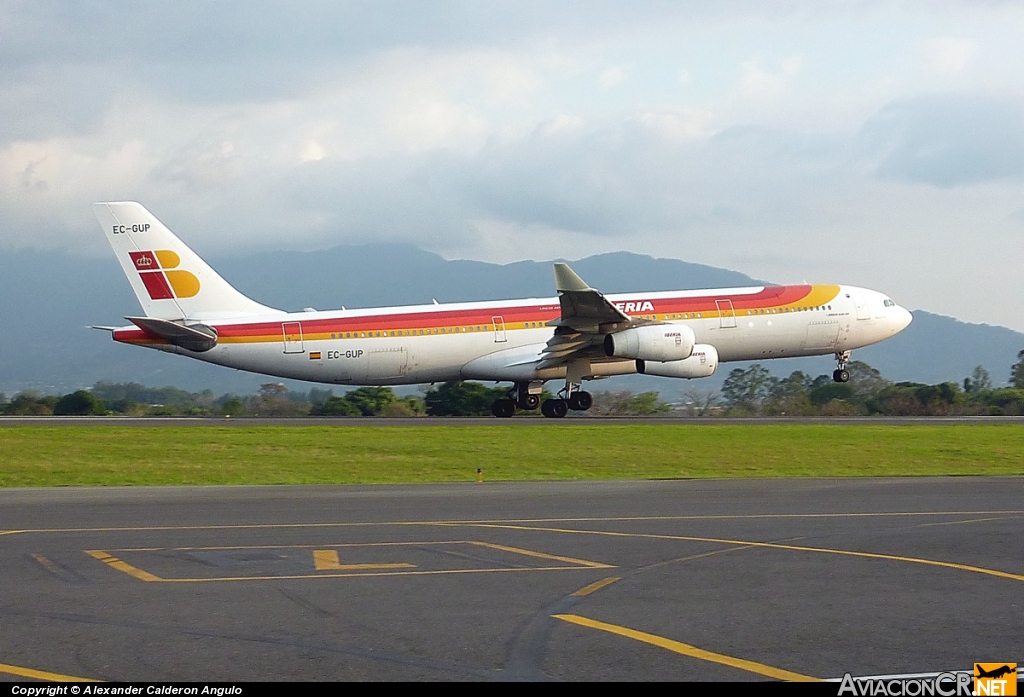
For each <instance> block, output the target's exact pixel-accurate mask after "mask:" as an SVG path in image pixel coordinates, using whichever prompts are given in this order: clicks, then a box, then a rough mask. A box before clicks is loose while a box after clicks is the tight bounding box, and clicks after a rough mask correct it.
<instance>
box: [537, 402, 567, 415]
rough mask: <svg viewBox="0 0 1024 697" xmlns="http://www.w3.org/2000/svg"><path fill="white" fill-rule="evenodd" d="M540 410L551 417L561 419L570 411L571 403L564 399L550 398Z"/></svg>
mask: <svg viewBox="0 0 1024 697" xmlns="http://www.w3.org/2000/svg"><path fill="white" fill-rule="evenodd" d="M540 411H541V413H542V414H544V416H546V417H548V418H549V419H560V418H562V417H563V416H565V415H566V414H568V413H569V405H568V404H566V403H565V400H564V399H549V400H547V401H545V402H544V404H542V405H541V407H540Z"/></svg>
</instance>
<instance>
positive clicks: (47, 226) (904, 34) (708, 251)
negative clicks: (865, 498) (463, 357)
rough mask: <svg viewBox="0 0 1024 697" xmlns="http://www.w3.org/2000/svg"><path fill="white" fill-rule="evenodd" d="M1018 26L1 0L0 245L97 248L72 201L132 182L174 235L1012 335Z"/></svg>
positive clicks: (638, 12)
mask: <svg viewBox="0 0 1024 697" xmlns="http://www.w3.org/2000/svg"><path fill="white" fill-rule="evenodd" d="M1021 37H1024V4H1022V3H1020V2H1014V3H1009V2H1007V3H1002V2H985V1H982V0H973V1H971V2H941V1H931V2H912V1H909V0H908V1H904V2H877V3H876V2H867V1H864V2H854V1H849V2H821V1H820V0H812V1H809V2H798V1H796V0H793V1H791V2H786V1H779V2H766V1H763V0H750V1H748V2H739V1H737V2H727V1H720V2H713V3H708V2H705V1H702V2H692V3H690V2H680V1H678V0H677V1H674V2H647V3H642V2H636V1H635V0H634V1H631V2H602V1H599V0H587V1H585V2H582V1H581V2H561V3H559V2H530V1H528V0H514V1H511V2H497V1H495V2H474V1H465V2H439V1H437V2H382V1H380V0H376V1H374V2H364V3H354V2H353V3H346V2H331V1H325V2H307V3H302V2H289V3H261V2H255V1H253V0H247V1H246V2H230V1H225V0H220V1H218V2H185V1H184V0H174V1H172V2H145V3H141V2H124V3H104V2H82V1H80V0H76V1H74V2H44V1H38V0H34V1H28V0H26V1H25V2H19V1H10V0H0V253H4V252H9V251H10V250H12V249H19V248H26V247H31V248H37V249H60V250H69V251H72V252H74V253H80V254H90V255H93V254H100V253H109V250H108V249H107V247H106V242H105V241H104V239H103V237H102V235H101V233H100V230H99V228H98V225H97V224H96V221H95V219H94V218H93V217H92V212H91V210H90V205H89V204H91V203H92V202H93V201H100V200H137V201H140V202H142V203H143V204H144V205H146V206H147V207H148V208H149V209H150V210H151V211H153V213H154V214H156V215H157V216H158V217H159V218H161V219H162V220H163V221H164V222H165V223H167V224H168V225H169V226H170V227H171V228H172V229H173V230H176V231H177V232H179V233H180V234H181V235H182V237H183V238H185V239H186V240H187V241H188V242H189V243H190V244H191V245H192V246H193V247H195V248H196V249H197V251H200V252H201V253H203V254H210V255H220V256H224V255H230V254H240V253H244V252H248V251H253V250H268V249H318V248H324V247H329V246H333V245H337V244H342V243H347V242H368V241H402V242H411V243H413V244H416V245H417V246H420V247H422V248H424V249H428V250H432V251H435V252H438V253H440V254H442V255H444V256H445V257H448V258H470V259H482V260H487V261H498V262H511V261H516V260H521V259H551V258H556V257H563V258H568V259H576V258H580V257H585V256H590V255H592V254H595V253H599V252H607V251H616V250H629V251H634V252H639V253H643V254H650V255H653V256H663V257H675V258H679V259H684V260H687V261H692V262H700V263H705V264H711V265H715V266H722V267H726V268H730V269H735V270H739V271H743V272H745V273H748V274H750V275H752V276H755V277H758V278H766V279H771V280H773V281H775V282H780V283H786V282H799V281H802V280H807V281H812V282H838V283H850V284H856V285H863V286H867V287H871V288H875V289H878V290H882V291H884V292H887V293H889V294H891V295H892V297H893V298H894V299H896V300H897V302H900V303H901V304H903V305H906V306H908V307H911V308H923V309H928V310H931V311H935V312H940V313H943V314H948V315H953V316H956V317H958V318H960V319H963V320H966V321H972V322H987V323H992V324H1002V325H1005V326H1009V327H1012V328H1015V329H1018V330H1024V302H1022V298H1024V273H1022V269H1021V266H1022V259H1024V254H1022V252H1024V244H1022V239H1024V186H1022V184H1024V41H1022V38H1021ZM587 280H588V281H589V282H590V283H591V284H592V285H594V286H596V287H598V288H600V287H601V279H599V278H595V279H587ZM513 292H514V290H513ZM310 302H315V299H313V298H311V299H310Z"/></svg>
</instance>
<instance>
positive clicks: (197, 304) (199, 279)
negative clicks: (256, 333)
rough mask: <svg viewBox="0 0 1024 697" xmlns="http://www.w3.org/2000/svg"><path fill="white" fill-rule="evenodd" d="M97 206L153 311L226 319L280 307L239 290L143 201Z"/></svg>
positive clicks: (141, 295) (131, 278)
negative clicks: (254, 298)
mask: <svg viewBox="0 0 1024 697" xmlns="http://www.w3.org/2000/svg"><path fill="white" fill-rule="evenodd" d="M93 210H95V212H96V217H97V218H98V219H99V221H100V225H101V226H102V227H103V231H104V232H105V233H106V235H107V239H108V240H109V241H110V246H111V247H113V248H114V254H115V255H116V256H117V260H118V261H119V262H121V268H122V269H124V273H125V275H126V276H128V280H129V281H130V282H131V284H132V290H134V291H135V296H136V297H137V298H138V299H139V303H140V304H141V305H142V310H143V312H145V313H146V316H147V317H156V318H160V319H169V320H179V319H185V318H188V319H196V320H199V319H218V318H224V319H226V318H229V317H244V316H246V315H259V314H266V313H270V312H276V310H274V309H272V308H269V307H266V306H265V305H260V304H259V303H257V302H255V301H254V300H250V299H249V298H247V297H246V296H244V295H242V294H241V293H239V292H238V291H237V290H235V289H234V288H233V287H232V286H231V284H229V283H228V282H227V281H225V280H224V279H223V278H221V277H220V276H219V275H218V274H217V272H216V271H214V270H213V269H212V268H210V266H209V265H208V264H207V263H206V262H205V261H203V260H202V259H200V258H199V256H198V255H197V254H196V253H195V252H193V251H192V250H191V249H189V248H188V247H187V246H186V245H185V243H184V242H182V241H181V240H179V239H178V238H177V236H175V234H174V233H173V232H171V231H170V230H168V229H167V227H165V226H164V224H163V223H161V222H160V221H159V220H157V219H156V217H155V216H154V215H153V214H152V213H150V212H149V211H148V210H146V209H145V207H143V206H142V205H141V204H138V203H135V202H133V201H123V202H118V203H97V204H95V205H94V206H93Z"/></svg>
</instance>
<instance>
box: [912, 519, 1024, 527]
mask: <svg viewBox="0 0 1024 697" xmlns="http://www.w3.org/2000/svg"><path fill="white" fill-rule="evenodd" d="M1015 517H1016V516H998V517H996V518H971V519H970V520H946V521H943V522H941V523H921V524H920V525H915V526H914V527H915V528H933V527H938V526H941V525H966V524H967V523H990V522H992V521H993V520H1013V519H1014V518H1015Z"/></svg>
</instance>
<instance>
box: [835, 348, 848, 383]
mask: <svg viewBox="0 0 1024 697" xmlns="http://www.w3.org/2000/svg"><path fill="white" fill-rule="evenodd" d="M850 353H851V352H850V351H836V366H837V367H836V369H835V370H834V371H832V379H833V380H835V381H836V382H849V381H850V371H849V370H847V369H846V364H847V362H849V360H850Z"/></svg>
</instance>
